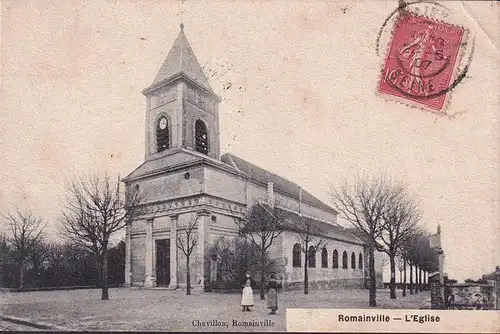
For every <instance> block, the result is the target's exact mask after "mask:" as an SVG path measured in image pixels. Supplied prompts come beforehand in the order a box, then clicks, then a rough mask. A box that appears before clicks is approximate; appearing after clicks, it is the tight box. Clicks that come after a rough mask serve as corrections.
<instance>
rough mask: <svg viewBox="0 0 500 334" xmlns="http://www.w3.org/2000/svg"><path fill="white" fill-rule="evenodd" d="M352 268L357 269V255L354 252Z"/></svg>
mask: <svg viewBox="0 0 500 334" xmlns="http://www.w3.org/2000/svg"><path fill="white" fill-rule="evenodd" d="M351 268H352V269H356V254H354V252H353V253H352V254H351Z"/></svg>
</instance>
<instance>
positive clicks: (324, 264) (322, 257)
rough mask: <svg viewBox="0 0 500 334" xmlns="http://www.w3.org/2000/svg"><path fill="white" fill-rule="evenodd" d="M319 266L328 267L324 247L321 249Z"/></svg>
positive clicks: (326, 253) (326, 252)
mask: <svg viewBox="0 0 500 334" xmlns="http://www.w3.org/2000/svg"><path fill="white" fill-rule="evenodd" d="M321 268H328V251H327V250H326V248H324V247H323V249H322V250H321Z"/></svg>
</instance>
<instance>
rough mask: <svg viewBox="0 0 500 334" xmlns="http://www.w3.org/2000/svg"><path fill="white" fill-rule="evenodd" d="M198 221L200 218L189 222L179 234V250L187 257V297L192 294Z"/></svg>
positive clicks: (180, 228)
mask: <svg viewBox="0 0 500 334" xmlns="http://www.w3.org/2000/svg"><path fill="white" fill-rule="evenodd" d="M198 220H199V216H198V215H196V218H193V219H191V220H190V221H189V223H188V225H187V226H183V227H179V230H178V234H177V248H179V249H180V250H181V251H182V253H184V256H186V284H187V285H186V295H190V294H191V268H190V260H191V254H192V253H193V250H194V249H195V247H196V245H197V244H198V231H197V228H198Z"/></svg>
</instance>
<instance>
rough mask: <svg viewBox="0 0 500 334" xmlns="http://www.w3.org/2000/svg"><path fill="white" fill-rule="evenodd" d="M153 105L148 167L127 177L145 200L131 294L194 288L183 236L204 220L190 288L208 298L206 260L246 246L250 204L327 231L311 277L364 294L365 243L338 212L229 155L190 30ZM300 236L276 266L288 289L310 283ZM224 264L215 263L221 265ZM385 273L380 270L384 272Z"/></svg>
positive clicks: (286, 236) (130, 244)
mask: <svg viewBox="0 0 500 334" xmlns="http://www.w3.org/2000/svg"><path fill="white" fill-rule="evenodd" d="M143 94H144V95H145V96H146V106H147V107H146V123H145V124H146V127H145V136H146V141H145V142H146V145H145V161H144V163H142V164H141V165H140V166H139V167H138V168H137V169H135V170H134V171H133V172H132V173H131V174H129V175H128V176H127V177H126V178H124V180H123V181H124V182H125V184H126V187H127V189H134V190H137V191H140V192H141V194H142V195H143V196H144V199H143V205H142V207H141V210H140V214H139V215H138V216H137V217H136V219H135V220H134V221H133V222H132V223H131V224H130V225H128V226H127V227H126V264H125V272H126V273H125V281H126V282H125V283H126V285H127V286H143V287H168V288H172V289H175V288H178V287H184V286H185V285H186V276H187V275H186V271H187V270H186V268H187V264H186V257H185V256H184V254H183V253H182V252H181V251H180V250H179V248H178V247H176V245H177V240H178V235H179V234H180V233H184V231H185V230H186V228H187V227H188V226H189V225H190V223H192V222H193V219H196V220H197V225H196V227H195V229H194V230H193V233H195V234H196V236H197V238H198V242H197V244H196V246H195V249H194V250H193V253H192V255H191V258H190V268H191V269H190V276H191V283H192V285H193V286H194V287H195V288H196V287H198V288H200V289H203V287H204V285H205V283H206V282H207V281H211V280H214V279H215V278H214V277H216V275H214V273H213V272H211V270H214V269H213V268H215V267H216V264H215V266H214V264H213V263H210V262H211V260H207V258H209V256H208V257H207V254H206V253H207V252H208V250H209V248H210V246H211V245H212V244H213V242H215V240H217V239H218V238H220V237H221V236H225V237H228V238H231V237H238V226H237V224H236V220H237V219H242V218H244V217H245V215H246V213H247V210H248V209H249V207H250V206H251V205H253V204H254V203H256V202H258V201H264V202H265V203H267V204H269V205H272V206H274V205H281V204H282V203H286V207H283V208H282V209H283V210H287V212H288V213H289V215H288V217H289V223H290V224H292V225H293V221H294V219H304V217H305V218H306V219H310V220H311V221H313V222H314V224H318V225H320V226H321V227H322V228H321V229H322V230H323V231H325V232H324V235H323V237H324V238H326V239H327V240H328V244H327V246H326V247H325V248H324V249H322V250H321V251H319V252H317V253H315V254H314V255H313V257H312V261H311V262H314V263H310V266H309V268H308V271H309V281H310V284H311V285H312V286H313V287H314V285H318V286H320V287H332V286H352V287H363V286H364V284H365V279H366V276H367V273H366V272H367V271H366V268H367V256H366V255H367V254H366V250H365V243H364V242H363V241H362V240H361V239H359V238H357V237H356V236H355V235H354V234H352V233H349V232H348V231H347V230H346V229H344V228H342V227H341V226H340V225H338V224H337V212H336V211H335V210H334V209H332V208H331V207H330V206H328V205H327V204H325V203H323V202H322V201H321V200H319V199H318V198H316V197H314V196H313V195H312V194H310V193H309V192H307V191H305V190H303V189H302V187H301V186H299V185H297V184H295V183H293V182H291V181H289V180H286V179H284V178H282V177H280V176H278V175H277V174H275V173H271V172H269V171H267V170H265V169H263V168H260V167H258V166H256V165H254V164H252V163H250V162H248V161H246V160H245V159H242V158H240V157H237V156H235V155H232V154H230V153H226V154H223V155H221V154H220V147H219V114H218V105H219V102H220V101H221V99H220V98H219V96H218V95H217V94H216V93H214V91H213V90H212V88H211V87H210V84H209V81H208V79H207V78H206V76H205V74H204V73H203V70H202V68H201V66H200V65H199V63H198V61H197V59H196V56H195V55H194V52H193V50H192V48H191V46H190V45H189V43H188V40H187V39H186V36H185V34H184V31H183V29H182V26H181V31H180V33H179V35H178V37H177V39H176V40H175V42H174V45H173V46H172V48H171V50H170V52H169V53H168V56H167V58H166V60H165V62H164V63H163V65H162V66H161V68H160V70H159V72H158V74H157V76H156V78H155V79H154V82H153V84H152V85H151V86H149V87H148V88H146V89H144V90H143ZM303 257H304V256H303V254H301V253H300V249H299V245H298V241H297V234H296V232H295V231H293V229H290V230H286V231H284V232H283V233H282V234H281V235H280V236H279V238H278V239H276V240H275V242H274V243H273V245H272V248H271V258H272V259H274V260H275V263H278V266H277V267H276V274H277V276H278V279H281V281H282V283H283V287H284V288H289V289H293V288H295V287H299V286H300V285H301V284H302V282H303V273H304V268H303V266H304V263H303V262H304V259H303ZM215 261H216V260H215ZM380 270H381V269H378V271H380Z"/></svg>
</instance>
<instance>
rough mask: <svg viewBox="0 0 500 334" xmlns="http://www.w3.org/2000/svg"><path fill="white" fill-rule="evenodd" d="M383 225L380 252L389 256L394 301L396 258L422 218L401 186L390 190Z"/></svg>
mask: <svg viewBox="0 0 500 334" xmlns="http://www.w3.org/2000/svg"><path fill="white" fill-rule="evenodd" d="M382 215H383V217H384V225H383V226H382V230H381V233H380V237H379V238H380V240H381V242H380V244H381V245H382V247H381V248H380V249H379V250H380V251H382V252H384V253H386V254H387V255H388V256H389V264H390V270H391V280H390V283H389V287H390V298H391V299H396V262H395V261H396V256H397V253H398V251H399V249H400V247H401V246H402V244H403V242H404V241H405V240H406V239H407V237H408V236H409V235H410V234H411V233H412V232H413V231H414V230H415V228H416V227H417V224H418V222H419V221H420V218H421V216H422V214H421V211H420V206H419V203H418V201H417V200H416V198H415V197H413V196H412V195H411V194H409V192H408V190H407V189H405V188H404V187H403V186H401V185H394V186H392V187H391V188H390V196H389V201H388V205H387V207H386V209H385V210H384V212H383V214H382Z"/></svg>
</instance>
